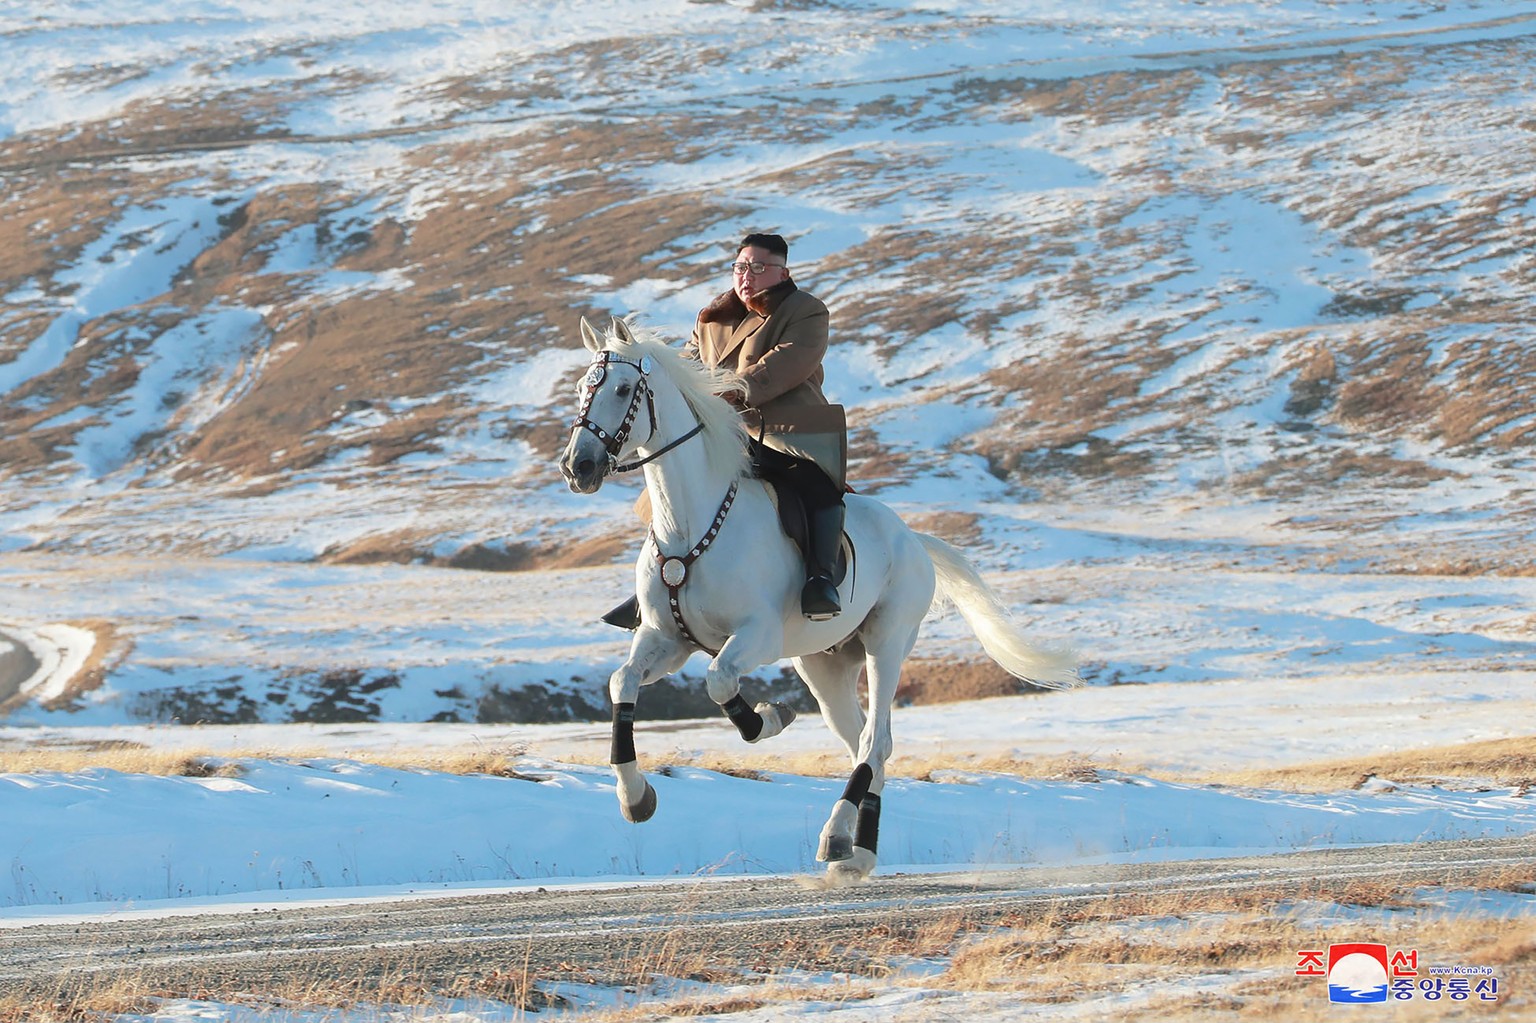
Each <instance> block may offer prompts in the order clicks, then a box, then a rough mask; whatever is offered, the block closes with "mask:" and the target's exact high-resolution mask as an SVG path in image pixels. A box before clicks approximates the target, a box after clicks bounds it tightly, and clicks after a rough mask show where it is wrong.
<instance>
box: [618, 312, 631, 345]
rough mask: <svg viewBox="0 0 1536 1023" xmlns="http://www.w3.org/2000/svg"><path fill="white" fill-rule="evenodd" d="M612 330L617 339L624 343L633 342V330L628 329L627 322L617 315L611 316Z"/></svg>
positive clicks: (629, 343)
mask: <svg viewBox="0 0 1536 1023" xmlns="http://www.w3.org/2000/svg"><path fill="white" fill-rule="evenodd" d="M613 332H614V334H616V335H617V336H618V339H619V340H620V341H623V342H624V343H625V344H627V345H632V344H634V343H635V335H634V332H633V331H631V330H630V329H629V324H628V323H626V322H625V321H623V320H621V319H619V318H618V317H617V316H615V317H614V318H613Z"/></svg>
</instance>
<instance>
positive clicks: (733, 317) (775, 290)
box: [699, 278, 800, 327]
mask: <svg viewBox="0 0 1536 1023" xmlns="http://www.w3.org/2000/svg"><path fill="white" fill-rule="evenodd" d="M798 290H800V289H799V288H797V287H795V282H794V281H792V280H789V279H788V278H786V279H784V280H782V281H780V282H779V283H778V284H775V285H774V286H773V287H771V288H769V289H768V290H767V291H765V292H763V293H762V294H761V295H757V296H755V297H754V298H753V301H752V304H751V306H750V307H749V306H747V304H746V303H744V302H742V300H741V299H739V298H737V297H736V292H735V291H734V290H732V291H727V292H724V293H722V294H720V295H717V296H715V299H714V301H712V302H710V303H709V305H707V306H705V307H704V308H703V309H702V310H700V312H699V322H700V323H728V324H730V325H731V326H733V327H734V326H735V325H736V324H738V323H740V322H741V321H742V320H744V319H746V318H747V312H748V311H749V309H750V311H751V312H754V313H756V314H757V315H759V316H761V317H763V318H764V319H767V318H768V317H770V316H772V315H773V314H774V313H775V312H776V311H777V310H778V308H779V306H781V305H783V304H784V300H785V299H786V298H788V297H789V296H790V295H791V294H793V293H794V292H796V291H798Z"/></svg>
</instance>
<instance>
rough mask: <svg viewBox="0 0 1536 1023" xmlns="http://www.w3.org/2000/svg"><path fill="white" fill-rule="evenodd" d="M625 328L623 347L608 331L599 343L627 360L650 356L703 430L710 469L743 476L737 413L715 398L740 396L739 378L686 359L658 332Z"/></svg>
mask: <svg viewBox="0 0 1536 1023" xmlns="http://www.w3.org/2000/svg"><path fill="white" fill-rule="evenodd" d="M625 326H626V327H627V328H628V332H629V334H630V337H631V338H632V340H628V341H626V340H625V339H624V338H623V337H622V336H620V335H619V333H618V332H617V331H613V330H610V331H608V333H607V336H606V337H605V338H604V341H605V342H606V343H607V344H608V346H609V347H610V348H612V349H613V350H614V351H615V352H617V353H619V354H620V355H622V356H624V358H626V359H632V360H635V361H639V360H640V359H641V358H642V357H643V356H647V355H649V356H650V357H651V362H652V363H653V364H654V365H655V366H656V367H657V368H658V369H660V370H661V371H662V372H663V373H665V374H666V375H667V379H668V380H670V381H672V384H673V386H675V387H676V388H677V390H678V392H679V393H680V394H681V395H682V396H683V400H684V401H686V402H687V403H688V407H689V408H690V409H692V410H693V414H694V415H695V416H696V417H697V418H698V420H699V424H700V425H701V426H703V427H704V432H703V433H702V434H701V435H700V437H701V439H702V440H703V441H704V444H705V451H706V457H707V458H708V460H709V465H710V468H711V469H713V470H714V471H716V472H719V473H721V474H722V475H724V476H725V477H726V478H728V479H734V478H736V477H737V476H743V475H746V473H747V470H748V463H747V430H746V426H745V425H744V424H743V423H742V419H741V413H740V412H738V411H737V410H736V407H735V406H734V405H732V404H731V403H730V402H728V401H726V400H725V399H724V398H722V397H720V395H722V394H725V393H727V392H729V391H745V390H746V384H745V383H744V382H743V381H742V379H741V377H740V376H738V375H737V374H735V373H733V372H731V371H730V370H726V369H719V368H711V367H709V366H705V365H704V364H703V363H701V362H699V361H698V360H696V359H690V358H687V357H686V356H684V355H683V354H682V353H681V352H680V351H679V350H678V349H676V348H673V347H672V346H671V345H669V344H668V343H667V341H666V339H665V338H664V337H663V336H662V335H661V334H660V333H659V332H658V331H655V330H651V329H649V328H644V327H636V326H634V325H633V324H631V323H628V322H626V323H625Z"/></svg>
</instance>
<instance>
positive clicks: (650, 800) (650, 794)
mask: <svg viewBox="0 0 1536 1023" xmlns="http://www.w3.org/2000/svg"><path fill="white" fill-rule="evenodd" d="M619 810H620V811H621V812H622V813H623V814H624V819H625V820H627V821H629V822H630V823H631V824H640V823H643V822H644V821H648V820H650V819H651V816H652V815H653V814H655V813H656V790H655V789H653V788H651V783H650V782H646V783H645V792H644V793H643V794H642V795H641V796H640V801H639V802H637V803H626V802H624V800H622V799H620V800H619Z"/></svg>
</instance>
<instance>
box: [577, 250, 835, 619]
mask: <svg viewBox="0 0 1536 1023" xmlns="http://www.w3.org/2000/svg"><path fill="white" fill-rule="evenodd" d="M827 322H828V314H827V307H826V306H825V305H823V304H822V302H821V301H820V300H819V299H817V298H816V297H815V296H813V295H811V294H810V293H809V292H805V291H801V290H800V289H799V288H798V287H796V285H795V282H794V280H793V279H792V278H791V277H790V273H789V243H788V242H786V241H785V240H784V239H783V238H782V237H781V236H779V235H776V234H749V235H747V236H746V237H745V238H743V239H742V240H741V244H740V245H739V246H737V251H736V258H735V260H734V261H733V262H732V263H731V287H730V289H729V290H727V291H725V292H723V293H722V294H720V295H719V296H718V297H717V298H715V299H714V301H712V302H710V303H709V305H707V306H705V307H704V308H703V309H702V310H700V312H699V315H698V320H697V322H696V323H695V324H694V328H693V336H692V337H691V338H690V340H689V342H688V344H687V345H686V346H685V347H684V349H683V351H684V354H685V355H688V356H690V357H693V358H696V359H698V360H700V361H701V362H703V363H704V364H705V365H706V366H710V367H717V366H718V367H723V368H725V369H730V370H733V371H735V372H736V373H737V374H739V375H740V376H741V378H742V379H743V380H744V381H745V382H746V392H745V393H742V394H734V395H730V396H728V397H729V398H731V400H732V401H733V403H734V404H735V405H736V406H737V407H738V408H740V409H741V411H742V415H743V417H744V418H745V420H746V423H747V427H748V431H749V433H750V434H751V436H752V440H751V444H750V447H751V456H752V469H753V472H754V474H755V475H756V476H757V477H758V478H760V479H763V480H767V481H768V482H770V483H772V484H774V485H775V486H777V487H779V488H781V489H782V488H786V487H787V488H788V489H789V490H790V491H791V492H793V493H795V494H798V495H799V497H800V499H801V500H802V501H803V502H804V505H805V509H806V516H805V518H806V527H807V534H808V535H807V540H806V543H805V568H806V581H805V587H804V589H803V590H802V591H801V593H800V610H801V613H802V614H803V615H804V616H805V617H806V618H809V619H811V620H813V621H823V620H826V619H828V618H833V617H835V616H836V615H837V614H839V613H840V611H841V610H842V608H841V605H840V603H839V600H838V593H837V585H836V583H835V582H834V566H835V564H836V561H837V554H838V548H839V546H840V545H841V543H842V537H843V493H844V481H845V474H846V471H847V459H848V439H847V438H848V426H847V421H846V419H845V417H844V415H843V408H842V406H841V405H834V404H831V403H829V402H828V401H827V398H826V395H824V394H823V393H822V390H821V384H822V380H823V378H824V374H823V371H822V366H821V360H822V357H823V356H825V355H826V352H827ZM603 621H605V622H607V623H609V624H610V625H617V626H619V627H620V628H626V629H634V628H638V627H639V625H640V605H639V602H638V600H637V599H636V598H634V597H631V598H630V599H629V600H627V601H625V602H624V603H623V604H620V605H619V606H618V607H616V608H614V609H613V610H612V611H609V612H608V613H607V614H605V615H603Z"/></svg>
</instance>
